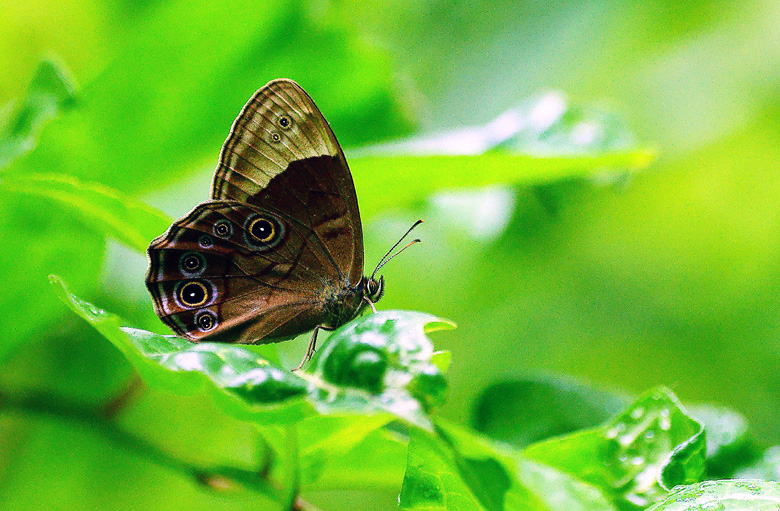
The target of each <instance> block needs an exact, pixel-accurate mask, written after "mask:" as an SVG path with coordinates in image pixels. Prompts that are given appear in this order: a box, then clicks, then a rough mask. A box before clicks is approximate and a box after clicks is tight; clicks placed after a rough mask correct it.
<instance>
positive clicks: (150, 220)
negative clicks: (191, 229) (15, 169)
mask: <svg viewBox="0 0 780 511" xmlns="http://www.w3.org/2000/svg"><path fill="white" fill-rule="evenodd" d="M0 193H16V194H23V195H35V196H39V197H44V198H46V199H50V200H52V201H54V202H56V203H58V204H60V205H63V206H65V207H67V208H69V209H70V210H71V211H73V212H75V213H76V214H77V215H78V216H79V217H80V218H81V219H83V220H84V221H85V222H87V223H88V224H89V225H90V226H91V227H92V228H93V229H94V230H95V231H96V232H98V233H99V234H102V235H106V236H113V237H115V238H116V239H118V240H119V241H121V242H122V243H124V244H125V245H127V246H128V247H130V248H132V249H135V250H137V251H138V252H141V253H145V252H146V248H147V247H148V246H149V242H150V241H151V240H152V239H154V238H155V237H156V236H159V235H160V234H162V233H163V232H164V231H165V230H166V229H167V228H168V226H170V224H171V223H172V222H173V219H172V218H170V217H169V216H168V215H166V214H165V213H163V212H162V211H159V210H157V209H155V208H153V207H151V206H149V205H147V204H145V203H143V202H141V201H139V200H137V199H134V198H132V197H130V196H127V195H125V194H123V193H121V192H119V191H117V190H113V189H111V188H108V187H106V186H102V185H100V184H97V183H85V182H82V181H80V180H79V179H77V178H75V177H71V176H65V175H57V174H28V175H23V176H8V177H5V178H3V179H2V180H0Z"/></svg>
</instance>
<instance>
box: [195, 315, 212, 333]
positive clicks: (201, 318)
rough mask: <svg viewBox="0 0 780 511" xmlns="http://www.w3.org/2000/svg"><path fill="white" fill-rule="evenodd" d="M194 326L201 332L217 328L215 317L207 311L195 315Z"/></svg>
mask: <svg viewBox="0 0 780 511" xmlns="http://www.w3.org/2000/svg"><path fill="white" fill-rule="evenodd" d="M195 324H196V325H197V326H198V330H200V331H201V332H208V331H209V330H213V329H214V327H216V326H217V315H216V314H214V313H213V312H211V311H209V310H206V311H200V312H199V313H198V314H196V315H195Z"/></svg>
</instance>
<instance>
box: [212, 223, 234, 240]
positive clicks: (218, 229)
mask: <svg viewBox="0 0 780 511" xmlns="http://www.w3.org/2000/svg"><path fill="white" fill-rule="evenodd" d="M214 234H216V235H217V236H219V237H220V238H229V237H230V235H231V234H233V226H232V225H231V224H230V222H228V221H227V220H220V221H219V222H217V223H216V224H214Z"/></svg>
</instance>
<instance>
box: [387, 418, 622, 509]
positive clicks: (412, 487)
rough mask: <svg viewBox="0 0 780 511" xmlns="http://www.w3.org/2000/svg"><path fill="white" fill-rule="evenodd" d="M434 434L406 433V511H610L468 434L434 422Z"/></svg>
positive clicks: (569, 481)
mask: <svg viewBox="0 0 780 511" xmlns="http://www.w3.org/2000/svg"><path fill="white" fill-rule="evenodd" d="M436 433H437V435H436V436H434V435H431V434H429V433H427V432H425V431H421V430H413V431H411V432H410V435H411V440H410V443H409V456H408V465H407V471H406V475H405V477H404V483H403V486H402V489H401V496H400V503H401V509H405V510H442V511H444V510H447V511H449V510H479V511H503V510H514V509H523V510H530V511H533V510H538V511H551V510H555V511H613V510H614V509H615V508H614V507H613V506H612V504H610V502H609V501H608V499H607V498H606V497H605V496H604V495H603V494H601V493H600V492H599V490H597V489H596V488H594V487H592V486H590V485H588V484H587V483H584V482H582V481H579V480H577V479H576V478H574V477H572V476H570V475H568V474H565V473H563V472H560V471H558V470H556V469H554V468H551V467H548V466H544V465H542V464H538V463H534V462H532V461H529V460H525V459H522V458H521V457H519V456H518V455H517V453H515V452H514V451H512V450H511V449H507V448H506V447H501V446H499V445H497V444H493V443H491V442H490V441H488V440H486V439H484V438H481V437H479V436H477V435H474V434H473V433H471V432H469V431H468V430H466V429H464V428H461V427H458V426H455V425H453V424H450V423H446V422H443V421H437V429H436Z"/></svg>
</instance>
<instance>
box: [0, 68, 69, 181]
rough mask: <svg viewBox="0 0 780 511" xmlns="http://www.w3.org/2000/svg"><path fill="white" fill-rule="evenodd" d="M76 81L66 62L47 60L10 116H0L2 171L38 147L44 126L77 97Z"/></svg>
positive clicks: (0, 158) (0, 159) (0, 167)
mask: <svg viewBox="0 0 780 511" xmlns="http://www.w3.org/2000/svg"><path fill="white" fill-rule="evenodd" d="M75 88H76V87H75V83H74V81H73V78H72V77H71V76H70V72H69V71H68V70H67V69H66V68H65V66H64V65H63V64H62V63H60V62H57V61H55V60H45V61H43V62H41V64H40V65H39V66H38V70H37V71H36V73H35V76H34V77H33V79H32V82H30V86H29V88H28V89H27V95H26V96H25V97H24V98H23V99H22V100H21V101H20V102H19V104H18V106H17V107H16V108H15V109H14V111H13V112H12V113H11V115H10V116H9V117H8V118H7V119H0V171H2V170H3V169H4V168H6V167H8V165H10V163H11V162H12V161H14V160H15V159H17V158H19V157H21V156H24V155H25V154H27V153H28V152H30V151H32V150H33V149H34V148H35V144H36V143H37V140H38V135H39V133H40V131H41V129H42V128H43V126H44V125H45V124H46V123H47V122H48V121H50V120H51V119H53V118H54V117H55V116H56V115H57V114H58V113H59V112H60V110H62V109H63V108H67V107H69V106H72V105H73V103H74V100H75Z"/></svg>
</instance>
